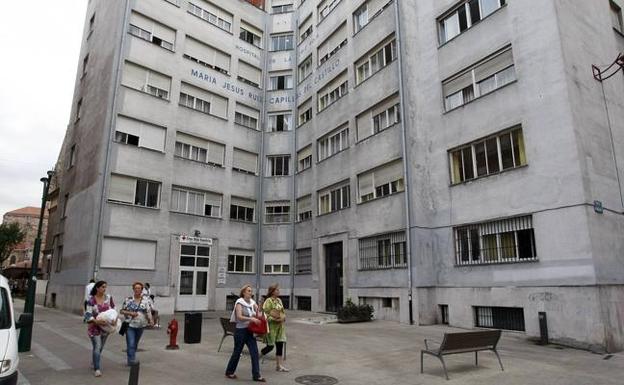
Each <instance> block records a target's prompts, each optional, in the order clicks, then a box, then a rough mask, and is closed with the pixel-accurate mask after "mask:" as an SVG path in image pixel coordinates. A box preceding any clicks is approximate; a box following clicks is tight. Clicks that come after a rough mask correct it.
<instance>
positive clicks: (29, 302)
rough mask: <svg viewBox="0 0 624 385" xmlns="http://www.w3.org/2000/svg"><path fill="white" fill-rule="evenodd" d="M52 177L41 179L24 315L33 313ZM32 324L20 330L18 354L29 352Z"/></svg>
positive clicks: (52, 173) (50, 173) (50, 174)
mask: <svg viewBox="0 0 624 385" xmlns="http://www.w3.org/2000/svg"><path fill="white" fill-rule="evenodd" d="M52 175H54V171H52V170H50V171H48V176H47V177H43V178H41V182H42V183H43V195H42V196H41V211H40V212H39V226H38V227H37V238H35V247H34V249H33V255H32V260H31V264H30V277H29V280H28V292H27V293H26V302H25V304H24V313H30V314H33V313H34V312H35V293H36V291H37V269H38V268H39V251H40V250H41V230H42V229H41V228H42V227H43V215H44V213H45V207H46V201H47V200H48V189H49V187H50V180H51V179H52ZM33 319H34V317H33ZM32 327H33V324H32V322H31V323H28V324H27V325H24V326H23V327H22V328H21V330H20V335H19V340H18V344H17V349H18V350H19V351H20V352H28V351H30V342H31V340H32Z"/></svg>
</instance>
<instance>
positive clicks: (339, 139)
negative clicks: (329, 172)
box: [316, 126, 349, 162]
mask: <svg viewBox="0 0 624 385" xmlns="http://www.w3.org/2000/svg"><path fill="white" fill-rule="evenodd" d="M348 147H349V127H348V126H345V127H341V128H339V129H337V130H334V131H332V132H330V133H329V134H327V135H325V136H323V137H322V138H321V139H319V140H318V141H317V144H316V148H317V150H318V154H317V155H318V161H319V162H321V161H323V160H324V159H327V158H329V157H330V156H332V155H334V154H337V153H339V152H340V151H342V150H345V149H347V148H348Z"/></svg>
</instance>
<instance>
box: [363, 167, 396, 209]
mask: <svg viewBox="0 0 624 385" xmlns="http://www.w3.org/2000/svg"><path fill="white" fill-rule="evenodd" d="M403 190H405V186H404V184H403V161H402V160H398V161H394V162H391V163H388V164H385V165H383V166H380V167H377V168H375V169H373V170H371V171H367V172H364V173H362V174H360V175H358V196H359V201H360V202H368V201H370V200H373V199H377V198H381V197H384V196H388V195H391V194H396V193H398V192H401V191H403Z"/></svg>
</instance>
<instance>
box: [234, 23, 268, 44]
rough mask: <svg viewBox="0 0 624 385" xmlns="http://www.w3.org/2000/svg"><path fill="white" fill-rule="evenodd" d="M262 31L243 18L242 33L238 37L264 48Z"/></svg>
mask: <svg viewBox="0 0 624 385" xmlns="http://www.w3.org/2000/svg"><path fill="white" fill-rule="evenodd" d="M262 35H263V34H262V31H261V30H260V29H258V28H256V27H254V26H252V25H251V24H248V23H246V22H245V21H243V20H241V27H240V34H239V35H238V37H239V38H240V39H241V40H243V41H246V42H247V43H249V44H251V45H255V46H256V47H258V48H262Z"/></svg>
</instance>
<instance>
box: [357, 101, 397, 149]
mask: <svg viewBox="0 0 624 385" xmlns="http://www.w3.org/2000/svg"><path fill="white" fill-rule="evenodd" d="M400 112H401V107H400V105H399V96H398V95H393V96H391V97H389V98H387V99H385V100H383V101H382V102H380V103H379V104H377V105H376V106H374V107H372V108H371V109H369V110H367V111H365V112H363V113H362V114H360V115H358V116H357V117H356V118H355V122H356V125H357V138H358V140H359V141H361V140H364V139H366V138H368V137H370V136H372V135H375V134H377V133H378V132H380V131H383V130H385V129H387V128H390V127H392V126H394V125H395V124H397V123H399V122H400V121H401V114H400Z"/></svg>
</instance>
